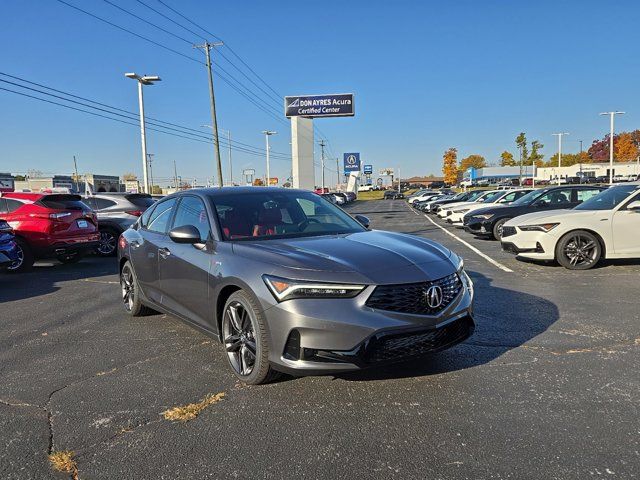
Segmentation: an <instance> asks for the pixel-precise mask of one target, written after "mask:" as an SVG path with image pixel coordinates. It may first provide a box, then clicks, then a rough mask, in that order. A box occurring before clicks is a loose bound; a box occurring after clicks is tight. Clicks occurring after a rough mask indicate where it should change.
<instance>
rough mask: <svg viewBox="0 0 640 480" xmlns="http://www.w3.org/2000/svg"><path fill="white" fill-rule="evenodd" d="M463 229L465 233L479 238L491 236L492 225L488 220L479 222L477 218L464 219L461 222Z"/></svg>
mask: <svg viewBox="0 0 640 480" xmlns="http://www.w3.org/2000/svg"><path fill="white" fill-rule="evenodd" d="M463 225H464V229H465V231H466V232H469V233H472V234H474V235H478V236H481V237H484V236H490V235H493V224H492V223H491V221H490V220H481V219H478V218H473V217H472V218H470V219H467V218H465V219H464V220H463Z"/></svg>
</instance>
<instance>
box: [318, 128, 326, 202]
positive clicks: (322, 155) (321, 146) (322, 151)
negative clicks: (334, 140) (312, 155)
mask: <svg viewBox="0 0 640 480" xmlns="http://www.w3.org/2000/svg"><path fill="white" fill-rule="evenodd" d="M318 145H320V165H321V168H322V193H324V146H325V145H326V143H324V140H320V141H319V142H318Z"/></svg>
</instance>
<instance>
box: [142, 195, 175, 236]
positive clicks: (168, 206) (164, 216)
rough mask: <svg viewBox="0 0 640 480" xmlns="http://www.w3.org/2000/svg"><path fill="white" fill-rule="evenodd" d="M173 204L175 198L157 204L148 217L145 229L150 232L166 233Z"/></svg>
mask: <svg viewBox="0 0 640 480" xmlns="http://www.w3.org/2000/svg"><path fill="white" fill-rule="evenodd" d="M175 204H176V199H175V198H169V199H168V200H165V201H163V202H160V203H158V205H157V206H156V208H154V209H153V212H152V213H151V216H150V217H149V221H148V222H147V225H146V229H147V230H150V231H152V232H158V233H166V232H167V226H168V225H169V220H170V219H171V213H172V212H173V207H174V205H175Z"/></svg>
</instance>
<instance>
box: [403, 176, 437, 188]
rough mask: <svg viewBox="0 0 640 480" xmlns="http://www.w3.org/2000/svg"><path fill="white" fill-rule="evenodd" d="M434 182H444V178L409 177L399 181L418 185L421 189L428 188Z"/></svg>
mask: <svg viewBox="0 0 640 480" xmlns="http://www.w3.org/2000/svg"><path fill="white" fill-rule="evenodd" d="M434 182H444V177H434V176H428V177H411V178H407V179H402V180H401V183H408V184H409V185H420V186H421V187H425V188H429V187H430V186H431V184H433V183H434ZM396 184H397V182H396Z"/></svg>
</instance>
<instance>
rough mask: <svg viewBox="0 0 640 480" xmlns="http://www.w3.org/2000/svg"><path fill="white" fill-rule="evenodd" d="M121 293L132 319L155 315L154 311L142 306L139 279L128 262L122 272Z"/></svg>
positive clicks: (125, 307)
mask: <svg viewBox="0 0 640 480" xmlns="http://www.w3.org/2000/svg"><path fill="white" fill-rule="evenodd" d="M120 292H121V298H122V303H123V304H124V309H125V310H126V312H127V313H128V314H129V315H131V316H132V317H143V316H145V315H149V314H151V313H153V310H152V309H150V308H149V307H147V306H146V305H143V304H142V301H141V295H140V284H139V283H138V277H136V274H135V272H134V271H133V267H132V266H131V262H129V261H128V260H127V262H125V264H124V265H123V266H122V270H121V271H120Z"/></svg>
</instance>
